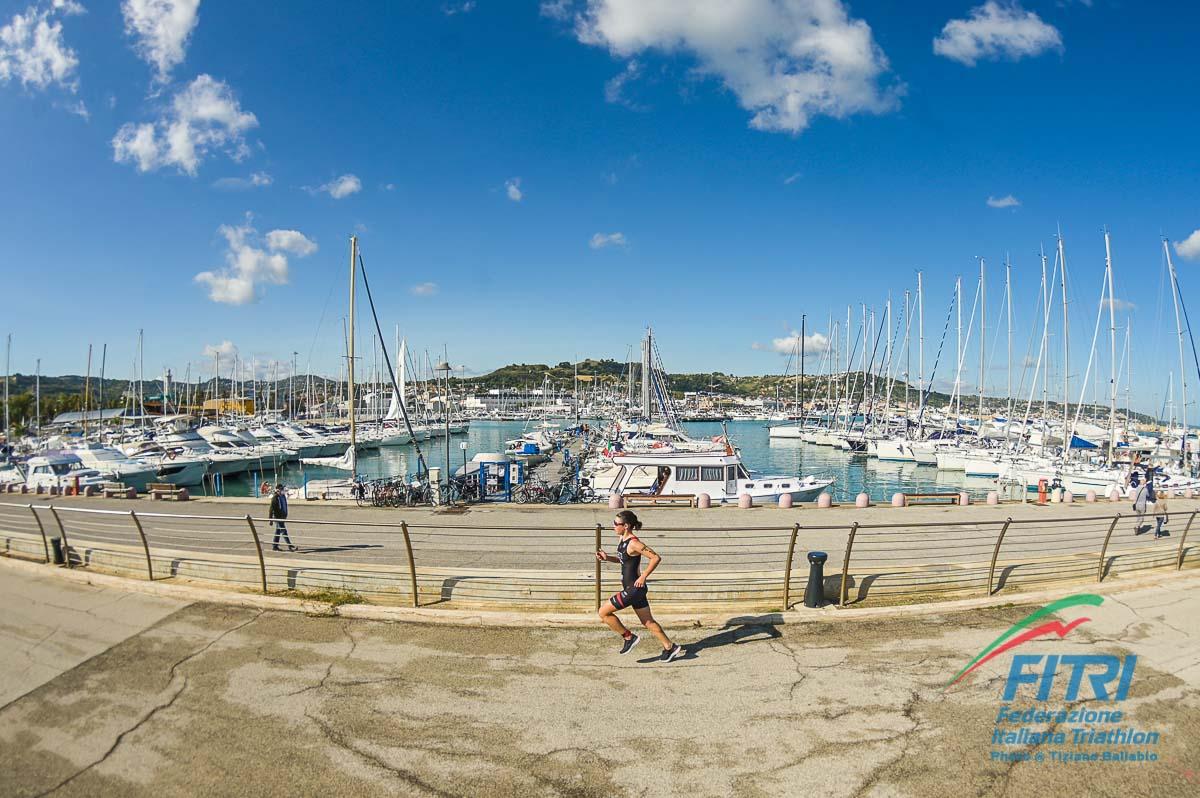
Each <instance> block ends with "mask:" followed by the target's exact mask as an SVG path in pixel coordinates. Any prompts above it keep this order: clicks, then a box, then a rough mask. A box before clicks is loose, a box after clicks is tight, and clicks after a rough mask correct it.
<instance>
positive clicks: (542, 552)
mask: <svg viewBox="0 0 1200 798" xmlns="http://www.w3.org/2000/svg"><path fill="white" fill-rule="evenodd" d="M1198 514H1200V511H1188V512H1180V513H1171V514H1169V515H1167V516H1165V524H1164V526H1165V528H1167V529H1168V530H1170V536H1169V537H1164V538H1156V537H1155V536H1154V534H1153V532H1154V528H1155V526H1156V521H1155V517H1154V516H1153V515H1147V516H1145V517H1144V518H1143V519H1142V520H1141V521H1139V520H1138V519H1137V518H1136V517H1135V516H1131V515H1123V514H1115V515H1097V516H1084V517H1070V516H1067V517H1062V518H1056V519H1054V520H1052V521H1049V520H1047V519H1012V518H1007V519H991V520H973V521H958V522H949V523H947V522H935V523H904V522H903V521H901V522H899V523H894V524H860V523H853V524H849V525H845V524H841V525H803V524H800V523H794V524H792V525H790V526H783V525H780V526H752V527H722V528H711V527H710V528H704V527H663V528H653V529H649V528H648V529H644V530H642V531H641V532H640V533H639V537H640V538H641V539H642V540H643V541H644V542H645V543H646V544H647V545H650V546H651V547H653V548H654V549H655V550H656V551H658V552H659V553H660V554H661V555H662V556H663V565H662V566H660V568H659V569H658V570H657V571H655V573H654V576H653V577H652V579H651V580H650V581H651V598H652V600H653V601H654V603H655V605H656V606H657V605H661V604H667V605H675V606H688V607H693V606H699V605H730V606H745V607H747V608H749V607H755V608H773V609H778V608H788V609H790V608H791V607H793V606H795V605H796V604H797V603H798V597H800V596H802V595H803V594H804V592H805V589H806V587H807V582H808V563H807V562H806V559H805V557H804V556H803V555H804V553H805V552H806V551H813V550H818V549H819V550H822V551H827V552H829V561H828V563H827V566H826V567H827V569H828V570H827V572H826V574H825V584H823V585H822V586H821V591H822V593H823V594H824V595H825V596H826V597H827V599H829V600H831V601H833V602H835V603H837V604H839V605H841V606H858V605H877V604H902V603H913V602H921V601H932V600H937V599H940V598H948V597H960V596H964V595H965V596H970V595H984V596H991V595H995V594H998V593H1002V592H1005V593H1012V592H1018V591H1022V590H1028V589H1032V588H1035V587H1042V586H1046V585H1049V584H1054V583H1057V582H1065V581H1103V580H1105V579H1107V578H1109V577H1111V576H1114V575H1120V574H1126V573H1131V572H1134V571H1139V570H1144V569H1154V568H1175V569H1180V568H1183V567H1184V566H1185V565H1189V564H1190V565H1196V564H1200V551H1198V550H1197V548H1196V547H1195V546H1193V547H1190V548H1189V547H1188V545H1187V541H1188V535H1189V533H1190V530H1191V528H1192V526H1193V523H1194V522H1195V520H1196V516H1197V515H1198ZM350 515H351V516H352V515H353V514H350ZM1139 523H1140V524H1141V526H1140V528H1135V526H1136V525H1138V524H1139ZM55 539H57V542H56V540H55ZM291 545H295V546H296V547H297V549H298V551H297V552H295V553H293V552H292V551H290V546H291ZM0 546H2V548H3V550H4V551H5V552H6V553H9V554H13V555H17V556H24V557H29V558H35V559H41V560H44V561H45V562H51V561H52V560H53V559H54V556H55V552H56V551H57V552H61V555H62V558H63V561H64V562H63V564H64V565H65V566H67V567H79V566H85V567H89V568H95V569H97V570H102V571H111V572H115V573H120V574H124V575H132V576H137V577H140V578H145V579H149V580H159V579H171V578H181V579H191V580H197V581H204V582H215V583H221V584H226V585H231V586H234V587H236V588H240V589H245V590H253V591H257V592H264V593H269V592H275V591H286V590H298V591H327V590H340V591H349V592H353V593H356V594H359V595H361V596H363V597H367V598H371V599H376V600H380V601H385V602H393V603H395V602H399V603H404V604H410V605H412V606H437V605H443V606H462V607H473V606H489V605H502V606H523V607H546V608H551V607H557V608H563V607H567V608H575V609H584V608H589V607H590V608H595V607H599V606H600V604H601V602H602V601H603V600H605V598H606V596H608V595H611V594H612V593H615V592H617V591H618V590H620V574H619V571H618V570H617V569H616V568H613V567H611V566H610V567H605V566H604V565H603V564H602V563H600V562H599V561H597V560H596V558H595V556H594V552H595V551H596V549H597V548H604V547H608V550H609V551H610V552H611V551H613V550H615V547H616V539H615V537H613V533H612V532H606V531H605V530H604V529H603V528H602V527H601V526H599V525H596V526H588V527H580V526H559V527H550V526H505V525H499V524H494V523H491V522H488V521H486V520H485V521H483V522H482V523H479V524H461V523H460V524H453V523H429V522H422V523H408V522H407V521H406V520H401V521H399V522H394V523H392V522H389V523H383V522H371V521H357V520H353V518H351V519H350V520H337V521H328V520H312V519H297V518H292V519H288V520H287V521H286V534H284V531H283V530H280V529H279V528H278V524H277V522H275V521H272V520H271V519H265V518H255V517H252V516H248V515H242V516H221V515H191V514H177V513H164V512H139V511H136V510H103V509H91V508H81V507H72V506H70V505H69V503H67V504H63V503H60V504H9V503H0Z"/></svg>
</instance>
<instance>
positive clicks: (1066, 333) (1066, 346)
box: [1058, 232, 1071, 456]
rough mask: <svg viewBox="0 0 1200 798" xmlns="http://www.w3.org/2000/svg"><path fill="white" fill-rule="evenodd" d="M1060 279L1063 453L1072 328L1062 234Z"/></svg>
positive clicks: (1066, 441)
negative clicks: (1068, 308) (1068, 306)
mask: <svg viewBox="0 0 1200 798" xmlns="http://www.w3.org/2000/svg"><path fill="white" fill-rule="evenodd" d="M1058 266H1059V275H1058V278H1059V280H1060V281H1061V287H1062V317H1063V366H1062V368H1063V447H1064V448H1063V451H1064V456H1065V452H1067V451H1069V450H1070V448H1071V439H1070V438H1069V437H1067V436H1068V434H1069V433H1068V432H1067V419H1068V418H1070V417H1071V394H1070V387H1069V385H1070V379H1071V368H1070V366H1071V348H1070V346H1071V340H1070V327H1069V325H1068V324H1067V254H1066V250H1065V249H1064V248H1063V237H1062V233H1061V232H1060V233H1059V235H1058Z"/></svg>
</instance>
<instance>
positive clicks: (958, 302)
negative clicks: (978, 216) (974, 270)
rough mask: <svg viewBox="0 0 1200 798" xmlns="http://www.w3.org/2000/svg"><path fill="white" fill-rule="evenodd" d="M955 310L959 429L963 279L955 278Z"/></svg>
mask: <svg viewBox="0 0 1200 798" xmlns="http://www.w3.org/2000/svg"><path fill="white" fill-rule="evenodd" d="M954 296H955V302H954V310H955V312H956V313H957V314H958V343H957V344H956V346H955V350H954V354H955V355H956V356H957V358H958V370H957V371H956V372H955V374H954V428H955V429H956V430H957V429H958V419H959V417H960V416H961V415H962V390H961V385H960V384H959V383H960V382H961V380H960V375H961V374H962V362H963V351H962V349H963V342H962V277H961V276H960V277H956V278H954Z"/></svg>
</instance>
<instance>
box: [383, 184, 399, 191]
mask: <svg viewBox="0 0 1200 798" xmlns="http://www.w3.org/2000/svg"><path fill="white" fill-rule="evenodd" d="M383 190H384V191H395V190H396V184H395V183H384V184H383Z"/></svg>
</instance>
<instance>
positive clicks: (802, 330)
mask: <svg viewBox="0 0 1200 798" xmlns="http://www.w3.org/2000/svg"><path fill="white" fill-rule="evenodd" d="M807 320H808V317H807V316H805V315H803V314H801V316H800V379H799V381H797V383H796V391H797V396H796V404H797V405H799V407H800V426H801V427H803V426H804V402H802V401H801V400H800V394H799V392H800V391H802V390H803V386H804V334H805V323H806V321H807Z"/></svg>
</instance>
